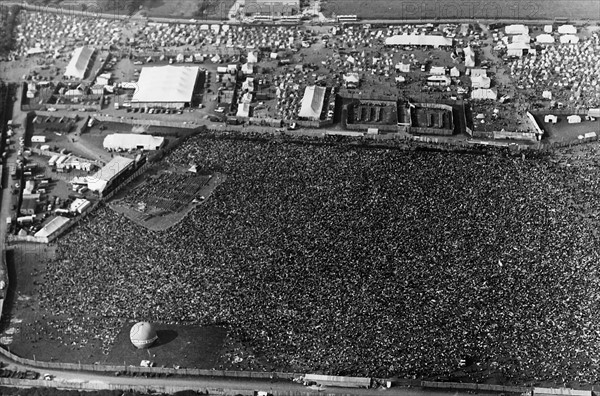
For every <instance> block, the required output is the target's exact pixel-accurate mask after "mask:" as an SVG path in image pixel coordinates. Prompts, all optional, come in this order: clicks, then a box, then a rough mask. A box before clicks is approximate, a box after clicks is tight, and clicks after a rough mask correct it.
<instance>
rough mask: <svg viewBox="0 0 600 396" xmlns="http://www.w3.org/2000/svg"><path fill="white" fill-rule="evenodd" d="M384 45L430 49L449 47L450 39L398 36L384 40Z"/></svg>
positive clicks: (426, 36) (411, 35) (450, 44)
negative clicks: (426, 46)
mask: <svg viewBox="0 0 600 396" xmlns="http://www.w3.org/2000/svg"><path fill="white" fill-rule="evenodd" d="M385 45H429V46H432V47H450V46H452V39H450V38H446V37H443V36H428V35H424V34H421V35H417V34H400V35H395V36H391V37H388V38H386V39H385Z"/></svg>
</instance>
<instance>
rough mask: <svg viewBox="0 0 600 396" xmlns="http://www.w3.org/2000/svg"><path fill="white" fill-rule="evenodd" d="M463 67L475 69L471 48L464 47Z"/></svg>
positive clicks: (473, 53) (473, 54)
mask: <svg viewBox="0 0 600 396" xmlns="http://www.w3.org/2000/svg"><path fill="white" fill-rule="evenodd" d="M464 51H465V66H466V67H475V52H474V51H473V48H471V46H466V47H465V50H464Z"/></svg>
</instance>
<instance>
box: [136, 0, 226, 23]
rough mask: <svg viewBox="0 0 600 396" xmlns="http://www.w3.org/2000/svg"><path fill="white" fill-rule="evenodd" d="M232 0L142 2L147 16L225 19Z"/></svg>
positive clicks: (150, 0) (152, 0) (159, 0)
mask: <svg viewBox="0 0 600 396" xmlns="http://www.w3.org/2000/svg"><path fill="white" fill-rule="evenodd" d="M233 3H234V0H224V1H217V0H200V1H199V0H149V1H147V2H146V3H145V4H144V7H145V8H146V9H147V10H148V15H149V16H157V17H167V18H168V17H175V18H177V17H183V18H187V17H196V18H197V17H200V18H208V19H227V13H228V12H229V9H230V8H231V6H232V5H233Z"/></svg>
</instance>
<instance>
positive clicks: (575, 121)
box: [567, 114, 581, 124]
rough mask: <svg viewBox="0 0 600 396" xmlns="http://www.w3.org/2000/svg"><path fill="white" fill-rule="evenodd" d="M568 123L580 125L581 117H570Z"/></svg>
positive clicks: (575, 115)
mask: <svg viewBox="0 0 600 396" xmlns="http://www.w3.org/2000/svg"><path fill="white" fill-rule="evenodd" d="M567 122H568V123H569V124H579V123H580V122H581V117H580V116H578V115H577V114H574V115H570V116H568V117H567Z"/></svg>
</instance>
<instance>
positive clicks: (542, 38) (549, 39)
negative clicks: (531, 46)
mask: <svg viewBox="0 0 600 396" xmlns="http://www.w3.org/2000/svg"><path fill="white" fill-rule="evenodd" d="M535 41H536V42H538V43H543V44H551V43H553V42H554V37H553V36H552V35H551V34H540V35H539V36H537V37H536V38H535Z"/></svg>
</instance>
